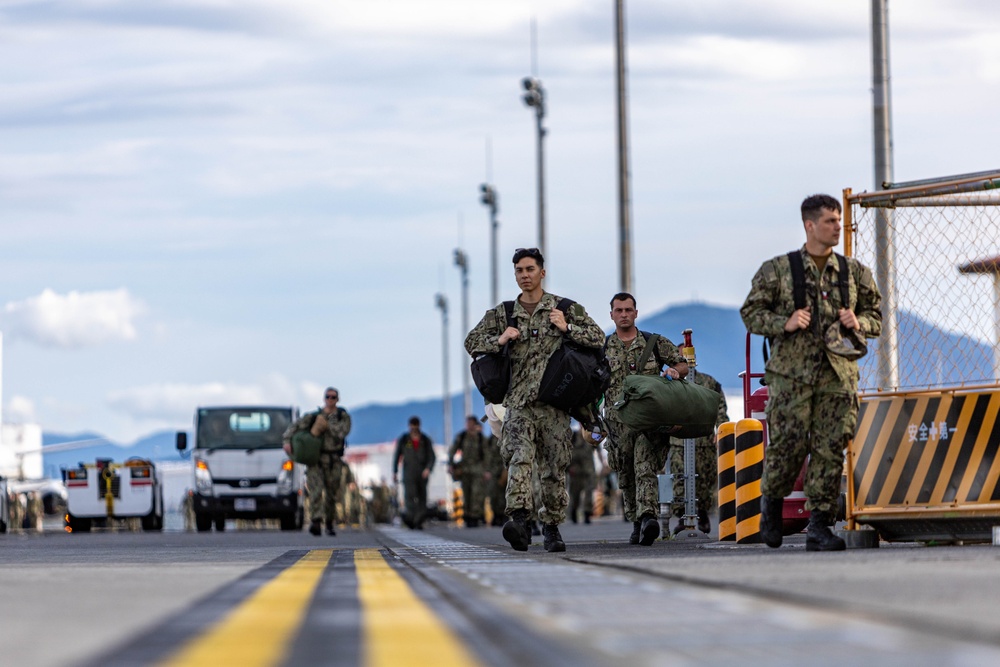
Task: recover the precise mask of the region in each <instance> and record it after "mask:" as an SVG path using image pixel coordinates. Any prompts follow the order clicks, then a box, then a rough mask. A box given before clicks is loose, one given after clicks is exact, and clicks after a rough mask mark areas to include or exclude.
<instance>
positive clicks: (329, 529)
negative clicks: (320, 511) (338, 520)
mask: <svg viewBox="0 0 1000 667" xmlns="http://www.w3.org/2000/svg"><path fill="white" fill-rule="evenodd" d="M326 534H327V535H336V534H337V531H336V530H334V529H333V521H327V522H326Z"/></svg>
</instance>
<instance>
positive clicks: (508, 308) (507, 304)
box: [501, 301, 517, 333]
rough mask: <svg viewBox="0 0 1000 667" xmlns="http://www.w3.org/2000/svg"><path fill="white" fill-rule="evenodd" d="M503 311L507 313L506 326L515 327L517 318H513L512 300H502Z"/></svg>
mask: <svg viewBox="0 0 1000 667" xmlns="http://www.w3.org/2000/svg"><path fill="white" fill-rule="evenodd" d="M503 311H504V313H505V314H506V315H507V326H509V327H516V326H517V320H515V319H514V302H513V301H504V302H503ZM501 333H503V332H501Z"/></svg>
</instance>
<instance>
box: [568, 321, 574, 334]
mask: <svg viewBox="0 0 1000 667" xmlns="http://www.w3.org/2000/svg"><path fill="white" fill-rule="evenodd" d="M566 333H573V325H572V324H570V323H569V322H567V323H566Z"/></svg>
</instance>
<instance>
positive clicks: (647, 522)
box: [639, 514, 660, 547]
mask: <svg viewBox="0 0 1000 667" xmlns="http://www.w3.org/2000/svg"><path fill="white" fill-rule="evenodd" d="M659 536H660V520H659V519H657V518H656V517H655V516H653V515H652V514H643V515H642V528H641V529H640V537H639V544H641V545H642V546H644V547H648V546H649V545H651V544H652V543H653V542H655V541H656V538H657V537H659Z"/></svg>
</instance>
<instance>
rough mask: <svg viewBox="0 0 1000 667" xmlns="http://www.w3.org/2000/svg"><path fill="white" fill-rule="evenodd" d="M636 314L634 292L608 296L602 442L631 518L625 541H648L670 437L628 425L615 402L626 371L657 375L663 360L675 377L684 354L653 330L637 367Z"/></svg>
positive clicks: (652, 537)
mask: <svg viewBox="0 0 1000 667" xmlns="http://www.w3.org/2000/svg"><path fill="white" fill-rule="evenodd" d="M638 315H639V311H638V310H636V302H635V297H634V296H632V295H631V294H629V293H627V292H620V293H618V294H615V295H614V296H613V297H611V319H612V321H614V323H615V331H614V333H612V334H611V335H609V336H608V338H607V342H606V344H605V345H606V348H605V350H606V354H607V357H608V363H610V364H611V386H609V387H608V390H607V391H606V392H605V393H604V396H605V398H606V400H605V401H604V418H605V423H606V424H607V426H608V431H609V437H608V439H607V440H606V441H605V444H604V448H605V449H607V450H608V466H609V467H610V468H611V469H612V470H614V471H615V472H616V473H618V487H619V488H620V489H621V493H622V506H623V508H624V511H625V519H626V520H628V521H631V522H632V534H631V535H629V540H628V541H629V543H630V544H641V545H643V546H647V547H648V546H649V545H651V544H652V543H653V542H655V541H656V538H658V537H659V536H660V520H659V514H660V489H659V483H658V481H657V479H656V476H657V475H658V474H659V473H660V472H661V471H662V470H663V468H664V466H665V465H666V462H667V452H668V449H669V446H670V438H669V436H667V435H664V434H659V433H647V434H643V433H640V432H638V431H634V430H632V429H630V428H629V427H627V426H626V425H625V424H623V423H622V421H621V419H620V418H619V416H618V411H617V410H615V407H614V404H615V402H616V401H618V400H619V399H620V398H621V395H622V388H623V387H624V385H625V378H626V377H627V376H629V375H635V374H639V375H658V374H659V373H660V372H661V369H662V368H663V366H664V365H667V366H668V368H667V369H666V374H667V375H669V376H670V377H671V378H674V379H677V378H679V377H680V374H679V373H678V372H677V370H676V369H674V368H673V366H675V365H677V364H679V363H680V362H682V361H684V357H683V356H681V353H680V351H678V349H677V346H676V345H674V344H673V343H671V342H670V340H669V339H668V338H666V337H664V336H657V339H656V341H655V342H654V346H653V350H652V354H650V355H649V356H648V358H647V360H646V361H645V362H644V364H643V366H642V367H641V368H640V367H639V361H640V357H642V352H643V350H644V349H645V347H646V342H647V340H648V339H647V334H645V333H643V332H641V331H639V330H638V329H637V328H636V326H635V319H636V317H637V316H638Z"/></svg>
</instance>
